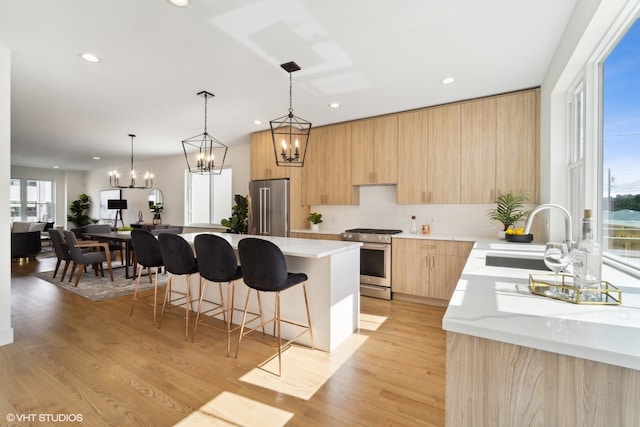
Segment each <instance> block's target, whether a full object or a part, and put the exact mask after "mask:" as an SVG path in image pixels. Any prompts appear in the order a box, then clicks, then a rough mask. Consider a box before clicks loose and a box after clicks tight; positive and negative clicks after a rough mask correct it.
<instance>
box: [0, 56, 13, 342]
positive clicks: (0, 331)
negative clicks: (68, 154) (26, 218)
mask: <svg viewBox="0 0 640 427" xmlns="http://www.w3.org/2000/svg"><path fill="white" fill-rule="evenodd" d="M10 166H11V53H10V52H9V49H6V48H4V47H2V46H0V182H4V183H5V184H4V185H0V200H7V203H6V204H5V205H4V209H0V223H4V224H5V226H4V227H2V229H1V230H0V240H1V241H2V242H3V243H1V244H0V260H1V261H0V262H1V263H2V265H4V267H2V268H0V345H5V344H10V343H12V342H13V328H12V327H11V243H10V242H11V235H10V228H9V224H10V221H11V218H10V214H9V203H8V200H9V185H8V184H9V180H10V179H11V175H10V174H9V171H10ZM2 236H4V237H2Z"/></svg>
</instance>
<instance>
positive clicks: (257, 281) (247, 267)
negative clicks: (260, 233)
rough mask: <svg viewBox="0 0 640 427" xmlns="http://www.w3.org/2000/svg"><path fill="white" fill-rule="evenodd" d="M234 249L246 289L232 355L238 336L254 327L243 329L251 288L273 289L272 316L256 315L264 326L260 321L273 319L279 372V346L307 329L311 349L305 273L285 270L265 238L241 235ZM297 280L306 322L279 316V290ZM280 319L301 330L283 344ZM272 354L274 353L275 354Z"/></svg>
mask: <svg viewBox="0 0 640 427" xmlns="http://www.w3.org/2000/svg"><path fill="white" fill-rule="evenodd" d="M238 252H239V253H240V264H241V265H242V275H243V279H244V282H245V283H246V285H247V286H248V287H249V291H248V292H247V299H246V302H245V308H244V314H243V316H242V324H241V326H240V336H239V337H238V346H237V347H236V357H238V350H239V349H240V342H241V341H242V337H243V336H245V335H247V334H249V333H251V332H253V331H255V330H256V329H257V327H256V328H252V329H250V330H248V331H247V332H244V328H245V325H246V316H247V309H248V307H249V297H250V296H251V291H252V290H256V291H257V293H258V295H260V292H275V310H274V317H273V319H270V320H268V321H266V322H265V321H264V319H263V318H262V317H260V323H261V325H262V327H263V328H264V325H266V324H269V323H271V322H273V329H274V337H275V336H276V334H277V338H278V376H280V375H281V374H282V351H283V349H287V348H289V347H290V346H291V344H292V343H293V342H294V341H295V340H297V339H298V338H300V337H301V336H302V335H303V334H304V333H306V332H309V337H310V338H311V348H312V349H315V344H314V342H313V330H312V328H311V316H310V315H309V301H308V299H307V288H306V286H305V283H306V281H307V278H308V277H307V275H306V274H304V273H289V272H288V271H287V262H286V260H285V259H284V255H283V254H282V251H281V250H280V248H278V247H277V246H276V245H275V244H273V243H272V242H270V241H268V240H264V239H257V238H253V237H247V238H244V239H242V240H240V241H239V242H238ZM298 284H300V285H302V291H303V294H304V304H305V308H306V312H307V324H306V325H304V324H301V323H297V322H293V321H290V320H285V319H282V317H281V316H280V293H281V292H282V291H285V290H287V289H289V288H291V287H293V286H295V285H298ZM281 323H287V324H290V325H294V326H297V327H300V328H302V331H301V332H300V333H299V334H298V335H296V336H295V337H293V338H292V339H290V340H289V341H287V342H286V343H285V344H284V345H283V344H282V337H281ZM273 357H275V355H274V356H273ZM273 357H271V358H269V359H268V360H267V361H265V362H264V363H262V364H261V365H260V366H259V368H261V369H262V367H263V366H264V365H265V364H266V363H268V362H269V361H270V360H272V359H273Z"/></svg>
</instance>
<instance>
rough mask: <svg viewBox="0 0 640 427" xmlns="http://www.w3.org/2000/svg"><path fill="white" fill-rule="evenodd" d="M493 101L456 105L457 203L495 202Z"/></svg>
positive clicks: (490, 99) (494, 123) (491, 99)
mask: <svg viewBox="0 0 640 427" xmlns="http://www.w3.org/2000/svg"><path fill="white" fill-rule="evenodd" d="M495 188H496V98H494V97H492V98H486V99H481V100H478V101H471V102H466V103H464V104H462V105H461V106H460V202H461V203H463V204H473V203H481V204H483V203H493V202H494V201H495V199H496V194H495Z"/></svg>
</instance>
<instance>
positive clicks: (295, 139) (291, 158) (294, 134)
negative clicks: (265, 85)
mask: <svg viewBox="0 0 640 427" xmlns="http://www.w3.org/2000/svg"><path fill="white" fill-rule="evenodd" d="M280 66H281V67H282V68H284V70H285V71H286V72H288V73H289V113H288V114H287V115H286V116H282V117H280V118H277V119H274V120H271V121H270V122H269V123H270V125H271V137H272V139H273V151H274V153H275V156H276V165H278V166H289V167H302V166H304V158H305V156H306V154H307V147H308V145H309V133H310V132H311V123H310V122H308V121H306V120H304V119H302V118H300V117H297V116H295V115H294V114H293V84H292V78H291V73H293V72H295V71H298V70H300V67H299V66H298V64H296V63H295V62H293V61H291V62H287V63H286V64H281V65H280Z"/></svg>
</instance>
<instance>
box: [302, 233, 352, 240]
mask: <svg viewBox="0 0 640 427" xmlns="http://www.w3.org/2000/svg"><path fill="white" fill-rule="evenodd" d="M291 237H297V238H300V239H316V240H342V238H341V237H340V235H339V234H327V233H291Z"/></svg>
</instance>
